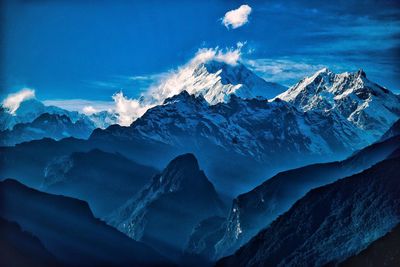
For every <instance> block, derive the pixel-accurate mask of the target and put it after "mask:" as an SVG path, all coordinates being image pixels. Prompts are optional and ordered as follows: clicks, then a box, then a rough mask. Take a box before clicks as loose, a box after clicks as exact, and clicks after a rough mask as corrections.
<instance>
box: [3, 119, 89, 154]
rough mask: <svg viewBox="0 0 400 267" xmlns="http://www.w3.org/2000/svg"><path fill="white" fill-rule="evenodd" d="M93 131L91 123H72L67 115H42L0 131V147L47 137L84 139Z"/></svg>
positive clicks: (81, 121) (80, 121)
mask: <svg viewBox="0 0 400 267" xmlns="http://www.w3.org/2000/svg"><path fill="white" fill-rule="evenodd" d="M93 130H94V125H93V124H92V123H87V121H85V120H83V119H79V120H77V121H76V122H72V121H71V119H70V118H69V117H68V116H67V115H58V114H49V113H43V114H41V115H39V117H37V118H36V119H34V120H33V121H32V122H27V123H18V124H16V125H14V127H13V129H12V130H5V131H0V146H13V145H15V144H18V143H22V142H26V141H31V140H38V139H42V138H45V137H49V138H52V139H55V140H59V139H62V138H65V137H70V136H72V137H76V138H82V139H86V138H88V137H89V136H90V134H91V133H92V131H93Z"/></svg>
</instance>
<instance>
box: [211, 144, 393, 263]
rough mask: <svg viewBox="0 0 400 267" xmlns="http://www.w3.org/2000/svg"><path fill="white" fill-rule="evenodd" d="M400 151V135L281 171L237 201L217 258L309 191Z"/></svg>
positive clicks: (243, 241) (227, 252)
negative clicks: (342, 157) (328, 159)
mask: <svg viewBox="0 0 400 267" xmlns="http://www.w3.org/2000/svg"><path fill="white" fill-rule="evenodd" d="M398 148H400V136H397V137H393V138H391V139H388V140H386V141H384V142H381V143H376V144H373V145H371V146H369V147H366V148H364V149H362V150H361V151H359V152H357V153H356V154H354V155H353V156H351V157H349V158H348V159H346V160H343V161H338V162H330V163H323V164H313V165H309V166H305V167H301V168H298V169H293V170H289V171H284V172H281V173H279V174H277V175H275V176H273V177H272V178H270V179H268V180H266V181H265V182H264V183H262V184H261V185H259V186H257V187H256V188H254V189H253V190H251V191H249V192H247V193H245V194H242V195H239V196H238V197H237V198H235V199H234V201H233V204H232V208H231V211H230V214H229V216H228V220H227V222H226V228H225V233H224V236H223V238H222V239H221V240H220V241H218V243H217V244H216V245H215V247H216V256H215V258H219V257H221V256H225V255H229V254H231V253H233V252H234V251H235V250H236V249H238V248H239V247H240V246H241V245H243V244H244V243H245V242H247V241H248V240H249V239H250V238H251V237H252V236H254V235H255V234H256V233H258V232H259V231H260V230H261V229H263V228H264V227H266V226H268V225H269V224H270V223H271V222H272V221H273V220H274V219H275V218H277V217H278V216H279V215H280V214H282V213H283V212H285V211H286V210H288V209H289V208H290V207H291V206H292V205H293V204H294V203H295V201H297V200H298V199H299V198H301V197H302V196H304V195H305V194H306V193H307V192H308V191H309V190H310V189H312V188H315V187H318V186H322V185H324V184H327V183H330V182H333V181H335V180H337V179H339V178H342V177H345V176H348V175H352V174H355V173H357V172H360V171H362V170H364V169H366V168H369V167H371V166H372V165H374V164H375V163H377V162H379V161H382V160H383V159H385V158H387V157H388V156H390V155H391V154H392V153H393V152H394V151H395V150H396V149H398Z"/></svg>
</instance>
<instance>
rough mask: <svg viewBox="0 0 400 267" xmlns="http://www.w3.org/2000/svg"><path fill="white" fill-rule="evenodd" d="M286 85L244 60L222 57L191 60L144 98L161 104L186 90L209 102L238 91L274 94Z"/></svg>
mask: <svg viewBox="0 0 400 267" xmlns="http://www.w3.org/2000/svg"><path fill="white" fill-rule="evenodd" d="M284 90H286V88H285V87H284V86H282V85H279V84H276V83H270V82H266V81H265V80H263V79H262V78H260V77H258V76H257V75H256V74H255V73H253V72H252V71H250V70H249V69H247V68H246V67H245V66H244V65H243V64H241V63H237V64H228V63H226V62H220V61H215V60H211V61H207V62H191V63H189V64H187V65H186V66H184V67H183V68H181V69H179V70H177V71H176V72H175V73H173V74H172V75H170V76H169V77H168V79H166V80H164V81H162V82H161V83H160V84H159V85H158V86H156V87H155V88H153V89H152V90H151V92H150V94H149V95H148V96H145V98H144V99H143V101H145V102H149V103H155V104H161V103H162V102H163V101H164V100H165V99H166V98H169V97H172V96H174V95H177V94H180V93H181V92H183V91H187V92H189V93H190V94H192V95H195V96H200V95H201V96H203V97H204V99H205V100H206V101H207V102H208V103H209V104H212V105H214V104H217V103H221V102H227V101H228V100H229V96H230V95H232V94H235V95H237V96H239V97H242V98H255V97H258V96H260V97H263V98H272V97H274V96H276V95H277V94H279V93H281V92H283V91H284Z"/></svg>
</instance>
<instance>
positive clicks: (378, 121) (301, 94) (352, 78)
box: [277, 68, 400, 140]
mask: <svg viewBox="0 0 400 267" xmlns="http://www.w3.org/2000/svg"><path fill="white" fill-rule="evenodd" d="M277 98H280V99H282V100H284V101H287V102H289V103H291V104H294V105H295V106H296V107H297V108H298V109H300V110H302V111H305V112H307V111H317V112H321V113H326V112H336V113H338V114H339V115H340V116H341V117H342V118H343V119H346V120H347V121H350V122H351V123H352V124H354V125H355V126H356V127H357V128H359V129H361V130H367V131H368V130H371V131H370V132H367V135H371V136H370V137H371V140H373V139H376V138H378V136H379V135H380V134H381V133H382V132H385V131H386V130H387V129H388V127H390V125H391V124H392V123H393V122H394V121H395V120H396V119H397V118H398V117H399V116H400V99H399V97H398V96H397V95H395V94H393V93H392V92H391V91H389V90H388V89H386V88H384V87H382V86H380V85H378V84H376V83H374V82H372V81H370V80H368V79H367V75H366V73H365V72H364V71H363V70H362V69H360V70H358V71H357V72H353V73H350V72H344V73H340V74H336V73H334V72H332V71H330V70H329V69H327V68H324V69H322V70H320V71H318V72H316V73H315V74H314V75H312V76H310V77H307V78H305V79H303V80H301V81H300V82H299V83H297V84H296V85H294V86H293V87H291V88H289V89H288V90H287V91H286V92H284V93H282V94H280V95H278V96H277ZM377 129H378V130H377Z"/></svg>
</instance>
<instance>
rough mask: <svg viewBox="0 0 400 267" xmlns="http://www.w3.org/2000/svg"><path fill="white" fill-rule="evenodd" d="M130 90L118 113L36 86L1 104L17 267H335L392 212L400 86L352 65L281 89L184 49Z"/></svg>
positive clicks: (4, 184)
mask: <svg viewBox="0 0 400 267" xmlns="http://www.w3.org/2000/svg"><path fill="white" fill-rule="evenodd" d="M139 101H140V103H141V104H143V105H148V106H151V108H149V109H148V110H147V111H146V112H145V113H144V114H143V115H142V116H140V117H139V118H137V119H136V118H132V119H133V120H134V121H133V122H132V124H130V125H129V126H121V125H118V124H115V123H116V122H118V121H119V120H118V119H119V114H115V113H110V112H108V111H104V112H100V113H95V114H92V115H83V114H80V113H77V112H70V111H66V110H63V109H60V108H57V107H51V106H45V105H44V104H43V103H41V102H40V101H38V100H36V99H30V100H27V101H23V102H22V103H21V104H20V106H19V108H18V109H17V110H16V111H15V114H11V113H10V112H9V111H7V110H6V109H4V108H2V109H1V110H0V122H1V126H2V128H1V132H0V137H2V138H1V146H0V181H1V182H0V193H1V198H2V200H4V203H5V204H4V205H3V203H2V205H0V226H1V229H0V230H1V231H3V232H7V233H10V234H9V235H7V240H10V241H12V242H11V243H10V244H11V245H9V244H8V242H7V243H4V242H0V245H1V246H2V247H4V248H5V251H10V255H18V257H21V262H28V263H32V265H35V264H37V265H40V264H49V265H55V266H59V265H61V266H63V265H65V266H71V265H72V266H73V265H79V264H78V263H82V264H84V265H87V266H90V265H99V264H103V265H104V264H106V265H109V264H111V265H116V266H125V265H128V266H143V265H150V266H152V265H157V264H160V265H164V264H167V265H168V264H171V262H172V263H174V264H178V265H182V266H210V265H213V264H214V263H215V261H217V260H219V261H218V262H217V265H220V266H298V265H301V266H304V265H318V266H320V265H333V266H335V265H338V264H343V265H346V264H349V262H363V260H364V259H365V258H366V257H371V259H376V258H377V257H378V256H374V255H375V254H371V253H382V249H381V250H379V245H374V244H375V243H376V244H380V243H381V242H388V241H385V240H386V239H384V237H385V236H386V234H387V233H388V232H390V231H391V230H392V229H394V227H396V225H398V224H399V223H400V213H399V211H400V209H399V207H400V206H399V203H400V199H399V198H398V196H399V195H400V191H399V186H398V184H399V183H398V179H399V175H398V172H396V170H397V165H398V164H399V159H400V158H399V156H400V135H399V134H400V128H399V125H400V124H399V118H400V97H399V96H398V95H396V94H394V93H392V92H391V91H389V90H388V89H386V88H384V87H382V86H380V85H378V84H376V83H374V82H372V81H370V80H369V79H368V78H367V75H366V74H365V73H364V72H363V71H362V70H359V71H357V72H354V73H347V72H346V73H341V74H335V73H333V72H332V71H330V70H329V69H322V70H320V71H318V72H316V73H315V74H314V75H312V76H310V77H307V78H304V79H303V80H301V81H300V82H299V83H297V84H296V85H294V86H292V87H290V88H289V89H286V88H285V87H283V86H280V85H278V84H274V83H269V82H266V81H264V80H263V79H262V78H260V77H259V76H257V75H256V74H254V73H252V72H251V71H250V70H249V69H247V68H246V67H245V66H244V65H242V64H241V63H237V64H227V63H223V62H218V61H208V62H200V63H199V62H190V64H188V65H186V66H184V67H182V68H181V69H179V70H178V71H177V72H176V73H175V74H173V75H170V76H169V78H168V79H166V80H163V81H162V83H161V84H159V85H157V86H155V87H153V88H151V90H150V91H149V92H148V93H147V94H146V95H143V97H142V98H141V99H140V100H139ZM7 178H12V179H14V180H11V179H7ZM17 181H18V182H17ZM227 203H232V204H231V206H230V207H228V206H227V205H226V204H227ZM98 218H101V219H98ZM106 223H107V224H106ZM49 225H51V227H48V226H49ZM395 230H396V229H394V230H393V232H394V233H396V231H395ZM388 235H390V234H388ZM389 237H390V236H389ZM382 238H383V239H382ZM381 239H382V240H383V241H380V240H381ZM389 240H391V239H389ZM14 241H15V242H14ZM114 244H115V245H114ZM27 247H32V250H29V249H27ZM32 251H35V252H34V253H33V252H32ZM105 251H107V253H106V252H105ZM371 251H377V252H371ZM391 253H393V255H396V251H395V250H393V251H392V252H391ZM34 254H35V255H34ZM36 255H37V256H38V257H36ZM39 255H40V257H39ZM71 255H76V256H74V257H71ZM363 255H365V256H363ZM15 257H17V256H15ZM15 257H14V256H12V257H7V260H8V261H10V262H11V263H12V261H13V260H14V259H15ZM222 257H224V258H222ZM221 258H222V259H221ZM388 262H391V261H390V259H388Z"/></svg>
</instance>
